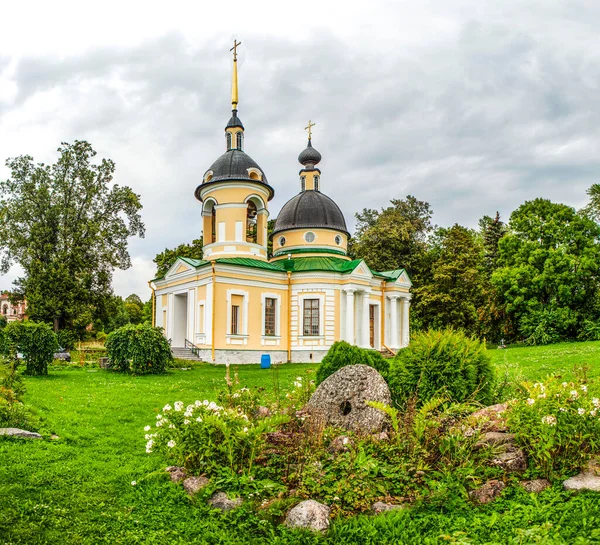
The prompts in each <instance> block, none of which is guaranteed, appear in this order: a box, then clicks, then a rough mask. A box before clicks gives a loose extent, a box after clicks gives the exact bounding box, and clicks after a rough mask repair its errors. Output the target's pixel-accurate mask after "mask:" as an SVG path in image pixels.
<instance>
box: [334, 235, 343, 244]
mask: <svg viewBox="0 0 600 545" xmlns="http://www.w3.org/2000/svg"><path fill="white" fill-rule="evenodd" d="M335 243H336V244H337V245H338V246H339V245H340V244H341V243H342V237H341V236H340V235H335Z"/></svg>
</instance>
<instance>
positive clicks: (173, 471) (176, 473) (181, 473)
mask: <svg viewBox="0 0 600 545" xmlns="http://www.w3.org/2000/svg"><path fill="white" fill-rule="evenodd" d="M165 471H167V472H168V473H170V477H171V481H173V482H174V483H178V482H179V481H182V480H183V479H185V478H186V477H187V472H186V471H185V468H184V467H178V466H169V467H166V468H165Z"/></svg>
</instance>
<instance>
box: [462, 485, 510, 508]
mask: <svg viewBox="0 0 600 545" xmlns="http://www.w3.org/2000/svg"><path fill="white" fill-rule="evenodd" d="M505 488H506V485H505V484H504V483H503V482H502V481H498V480H496V479H492V480H490V481H488V482H486V483H484V484H483V485H481V486H480V487H479V488H476V489H475V490H471V492H469V497H470V498H471V499H472V500H473V501H475V502H477V503H490V502H491V501H494V500H495V499H496V498H497V497H498V496H499V495H500V494H502V491H503V490H504V489H505Z"/></svg>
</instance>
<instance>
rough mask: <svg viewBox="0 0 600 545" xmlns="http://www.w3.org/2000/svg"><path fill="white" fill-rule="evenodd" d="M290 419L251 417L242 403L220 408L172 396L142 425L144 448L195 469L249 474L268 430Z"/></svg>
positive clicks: (200, 471)
mask: <svg viewBox="0 0 600 545" xmlns="http://www.w3.org/2000/svg"><path fill="white" fill-rule="evenodd" d="M287 421H288V417H286V416H273V417H269V418H264V419H260V420H253V419H252V415H248V414H246V413H245V412H244V411H243V410H242V409H241V407H233V408H224V407H222V406H220V405H217V404H216V403H215V402H213V401H207V400H204V401H195V402H194V403H193V404H190V405H187V406H185V405H184V403H183V402H181V401H176V402H175V403H174V404H173V406H171V405H169V404H167V405H165V406H164V407H163V410H162V413H161V414H159V415H157V417H156V422H155V423H154V426H146V427H145V428H144V431H145V432H146V441H147V443H146V452H148V453H151V452H155V451H157V452H160V453H162V454H164V455H166V457H167V458H169V459H170V460H172V461H173V463H175V464H181V465H184V466H185V467H186V468H187V469H188V470H190V471H191V472H194V473H204V474H206V475H209V476H212V475H220V474H222V473H223V470H229V472H230V473H232V474H234V475H239V474H242V475H247V476H251V475H252V472H253V464H254V461H255V459H256V456H257V454H258V453H259V452H260V451H261V449H262V447H263V445H264V440H265V436H266V434H267V433H268V432H272V431H274V430H276V429H277V427H278V426H280V425H281V424H283V423H285V422H287Z"/></svg>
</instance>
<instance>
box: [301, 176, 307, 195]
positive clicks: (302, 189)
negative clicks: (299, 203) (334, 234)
mask: <svg viewBox="0 0 600 545" xmlns="http://www.w3.org/2000/svg"><path fill="white" fill-rule="evenodd" d="M300 191H306V176H300Z"/></svg>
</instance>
